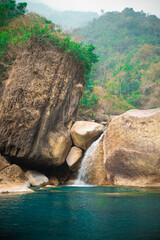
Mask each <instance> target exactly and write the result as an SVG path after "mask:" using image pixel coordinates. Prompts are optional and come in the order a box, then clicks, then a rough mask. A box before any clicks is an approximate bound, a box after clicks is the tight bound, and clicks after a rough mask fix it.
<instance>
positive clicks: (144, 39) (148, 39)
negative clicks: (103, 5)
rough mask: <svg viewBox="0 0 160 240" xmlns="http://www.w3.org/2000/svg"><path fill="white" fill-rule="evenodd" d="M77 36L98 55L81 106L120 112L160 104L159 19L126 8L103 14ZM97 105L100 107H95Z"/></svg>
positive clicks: (76, 33)
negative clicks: (93, 48)
mask: <svg viewBox="0 0 160 240" xmlns="http://www.w3.org/2000/svg"><path fill="white" fill-rule="evenodd" d="M75 37H76V38H77V39H80V40H82V41H83V42H85V43H92V44H93V45H94V46H95V47H96V53H97V54H98V55H99V63H98V64H97V67H96V71H94V72H93V73H92V75H91V76H90V79H89V80H88V85H87V88H86V91H85V95H84V98H83V101H82V102H81V107H82V108H81V109H82V110H83V111H84V110H87V111H88V109H89V110H93V108H94V111H95V112H97V111H101V112H103V111H105V109H106V107H107V111H108V112H111V113H112V112H116V113H120V112H123V111H125V110H127V109H130V108H154V107H158V106H160V19H159V18H157V17H156V16H154V15H147V14H145V13H144V12H142V11H141V12H135V11H134V10H133V9H132V8H131V9H129V8H126V9H124V10H123V11H122V12H121V13H120V12H108V13H104V14H103V15H102V16H101V17H99V18H98V19H94V20H93V21H92V22H90V23H89V24H88V25H87V26H86V27H84V28H81V29H78V31H77V32H75ZM96 104H97V109H96V107H95V106H96Z"/></svg>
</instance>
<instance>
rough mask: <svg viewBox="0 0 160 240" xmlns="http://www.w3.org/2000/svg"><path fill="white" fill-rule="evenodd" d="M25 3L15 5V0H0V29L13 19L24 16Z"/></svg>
mask: <svg viewBox="0 0 160 240" xmlns="http://www.w3.org/2000/svg"><path fill="white" fill-rule="evenodd" d="M26 7H27V3H26V2H22V3H18V4H16V1H15V0H0V27H2V26H4V25H6V24H7V23H8V22H10V21H11V20H12V19H13V18H14V17H18V16H20V15H24V14H25V12H26Z"/></svg>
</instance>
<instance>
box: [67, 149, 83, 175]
mask: <svg viewBox="0 0 160 240" xmlns="http://www.w3.org/2000/svg"><path fill="white" fill-rule="evenodd" d="M82 157H83V151H82V149H80V148H77V147H72V148H71V150H70V152H69V154H68V156H67V158H66V162H67V164H68V166H69V169H70V170H71V171H73V172H76V171H77V170H78V169H79V167H80V164H81V160H82Z"/></svg>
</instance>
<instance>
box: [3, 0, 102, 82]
mask: <svg viewBox="0 0 160 240" xmlns="http://www.w3.org/2000/svg"><path fill="white" fill-rule="evenodd" d="M3 2H5V3H3ZM20 7H21V9H22V11H21V14H17V9H18V10H19V9H20ZM25 7H26V4H25V3H19V4H17V5H16V3H15V1H12V0H9V1H7V3H6V1H1V3H0V11H1V15H3V18H4V20H3V21H2V24H1V26H0V28H1V29H0V30H1V31H0V78H1V79H4V78H5V77H6V76H5V74H6V69H8V67H9V66H10V65H11V64H12V62H13V60H15V58H16V55H17V53H18V51H20V50H21V49H22V48H29V47H30V46H31V42H39V43H43V44H44V43H45V44H48V45H50V44H51V45H54V46H57V48H58V49H61V50H62V51H63V52H64V53H66V54H67V55H68V56H71V57H72V58H73V59H74V60H75V61H77V62H79V64H81V66H82V68H83V71H84V73H85V74H88V73H89V72H90V70H91V66H92V64H93V63H95V62H97V61H98V58H97V55H96V54H95V53H93V50H94V47H93V45H92V44H89V45H87V46H82V44H79V43H77V42H74V41H71V38H70V36H69V35H68V34H65V33H63V32H62V30H61V28H60V27H59V26H58V25H56V24H54V23H52V22H51V21H49V20H47V19H46V18H44V17H40V16H39V15H37V14H32V13H31V14H27V15H24V13H25ZM6 8H7V9H9V10H8V13H7V14H6ZM19 15H23V16H21V17H19ZM11 19H12V21H8V20H11ZM4 23H5V24H4ZM7 23H8V24H7ZM4 25H5V26H4Z"/></svg>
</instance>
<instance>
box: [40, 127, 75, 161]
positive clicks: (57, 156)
mask: <svg viewBox="0 0 160 240" xmlns="http://www.w3.org/2000/svg"><path fill="white" fill-rule="evenodd" d="M71 146H72V139H71V135H70V132H69V131H68V130H67V131H63V132H57V133H50V134H49V141H48V145H47V146H45V147H42V150H41V153H42V156H43V158H45V159H50V161H51V162H53V161H54V165H55V166H59V165H62V164H63V163H64V162H65V159H66V157H67V155H68V153H69V151H70V149H71Z"/></svg>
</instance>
